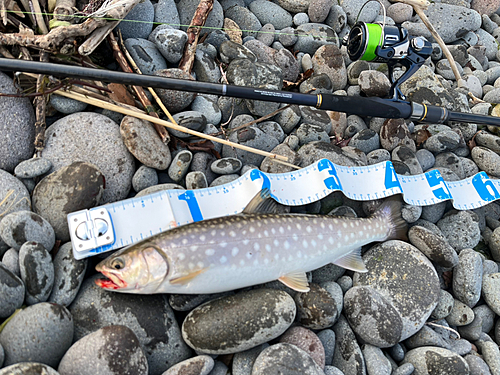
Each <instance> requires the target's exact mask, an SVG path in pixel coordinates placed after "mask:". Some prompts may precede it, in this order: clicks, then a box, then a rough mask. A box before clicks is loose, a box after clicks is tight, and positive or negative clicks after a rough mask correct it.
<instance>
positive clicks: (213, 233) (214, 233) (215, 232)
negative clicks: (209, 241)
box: [210, 229, 217, 237]
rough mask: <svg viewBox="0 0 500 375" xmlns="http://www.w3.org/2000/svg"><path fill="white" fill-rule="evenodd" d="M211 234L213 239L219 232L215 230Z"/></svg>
mask: <svg viewBox="0 0 500 375" xmlns="http://www.w3.org/2000/svg"><path fill="white" fill-rule="evenodd" d="M210 234H211V235H212V237H214V236H215V235H217V231H216V230H215V229H214V230H213V231H211V232H210Z"/></svg>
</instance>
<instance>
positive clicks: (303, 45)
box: [293, 23, 345, 86]
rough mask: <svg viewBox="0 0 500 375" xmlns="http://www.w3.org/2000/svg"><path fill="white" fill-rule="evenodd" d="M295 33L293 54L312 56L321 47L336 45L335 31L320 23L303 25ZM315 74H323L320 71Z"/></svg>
mask: <svg viewBox="0 0 500 375" xmlns="http://www.w3.org/2000/svg"><path fill="white" fill-rule="evenodd" d="M296 32H297V37H298V39H297V43H295V45H294V46H293V50H294V51H295V52H304V53H308V54H310V55H313V54H315V52H316V51H317V50H318V49H319V48H320V47H321V46H324V45H338V44H337V42H336V41H337V34H336V33H335V31H334V30H333V29H332V28H331V27H330V26H327V25H324V24H321V23H305V24H303V25H300V26H298V27H297V29H296ZM327 51H329V50H327ZM315 71H316V69H315ZM316 72H317V73H323V72H320V71H316ZM344 86H345V85H344Z"/></svg>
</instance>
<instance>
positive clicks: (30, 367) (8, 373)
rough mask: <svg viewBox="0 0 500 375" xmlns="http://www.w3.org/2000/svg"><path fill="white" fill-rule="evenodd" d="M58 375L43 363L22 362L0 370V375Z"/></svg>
mask: <svg viewBox="0 0 500 375" xmlns="http://www.w3.org/2000/svg"><path fill="white" fill-rule="evenodd" d="M26 374H30V375H60V373H59V372H57V371H56V370H54V369H53V368H52V367H50V366H47V365H45V364H43V363H37V362H23V363H16V364H15V365H12V366H7V367H4V368H3V369H0V375H26Z"/></svg>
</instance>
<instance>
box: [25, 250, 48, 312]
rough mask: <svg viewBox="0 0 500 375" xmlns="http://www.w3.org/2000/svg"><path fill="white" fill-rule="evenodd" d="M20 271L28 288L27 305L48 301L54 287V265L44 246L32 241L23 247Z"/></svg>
mask: <svg viewBox="0 0 500 375" xmlns="http://www.w3.org/2000/svg"><path fill="white" fill-rule="evenodd" d="M19 269H20V272H21V279H22V280H23V282H24V285H25V286H26V299H25V302H26V304H27V305H34V304H36V303H39V302H45V301H47V300H48V298H49V296H50V293H51V291H52V287H53V285H54V264H53V263H52V257H51V256H50V254H49V252H48V251H47V250H46V249H45V248H44V247H43V245H42V244H40V243H37V242H33V241H30V242H25V243H24V244H23V245H22V246H21V248H20V249H19Z"/></svg>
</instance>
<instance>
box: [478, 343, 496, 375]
mask: <svg viewBox="0 0 500 375" xmlns="http://www.w3.org/2000/svg"><path fill="white" fill-rule="evenodd" d="M476 345H477V346H478V347H479V348H480V350H481V354H482V355H483V359H484V361H485V362H486V364H487V365H488V367H489V368H490V371H491V373H492V374H493V375H498V374H499V373H500V350H499V349H498V345H497V344H496V343H494V342H493V341H481V340H480V341H476Z"/></svg>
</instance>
